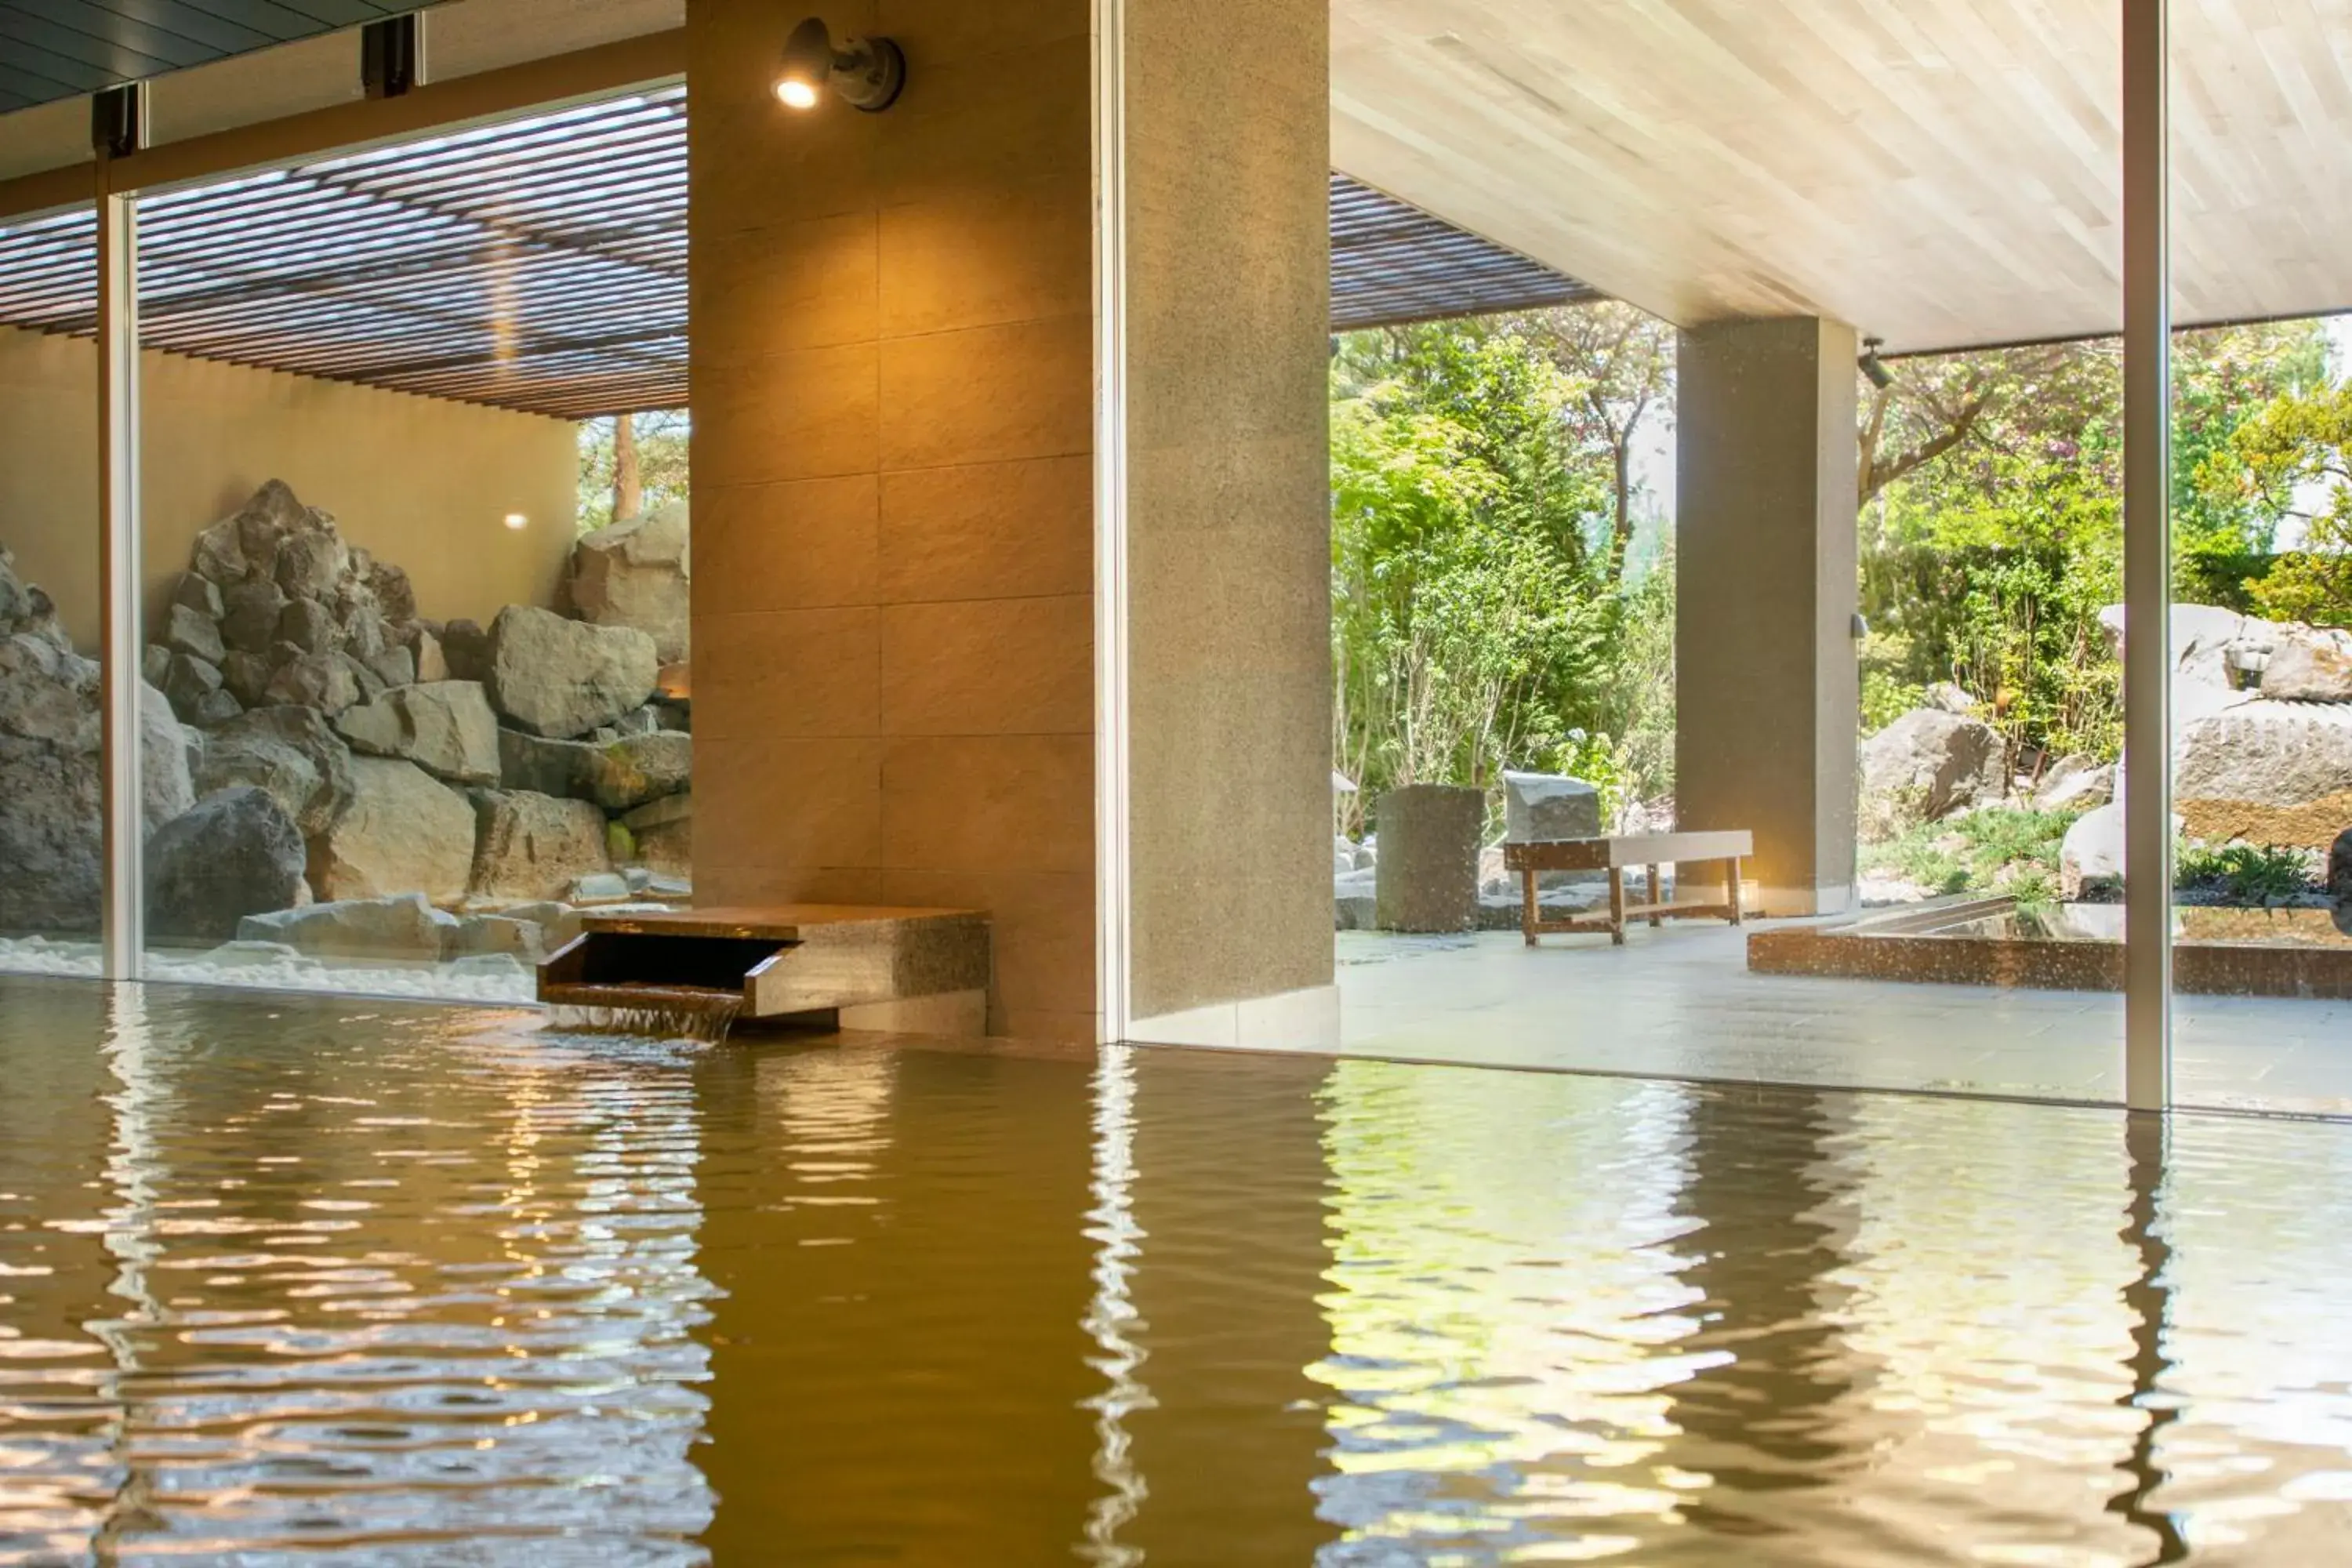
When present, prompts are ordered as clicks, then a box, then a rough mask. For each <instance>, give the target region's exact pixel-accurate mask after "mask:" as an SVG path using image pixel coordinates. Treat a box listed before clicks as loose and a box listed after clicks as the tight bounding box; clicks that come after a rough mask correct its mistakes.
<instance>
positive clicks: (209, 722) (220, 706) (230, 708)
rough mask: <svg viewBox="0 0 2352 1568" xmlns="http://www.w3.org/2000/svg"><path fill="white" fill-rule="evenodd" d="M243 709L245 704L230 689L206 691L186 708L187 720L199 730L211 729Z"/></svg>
mask: <svg viewBox="0 0 2352 1568" xmlns="http://www.w3.org/2000/svg"><path fill="white" fill-rule="evenodd" d="M244 711H245V704H244V703H242V702H239V701H238V700H236V693H235V692H232V691H226V690H220V691H207V692H205V694H204V695H203V696H202V697H199V698H197V699H196V700H195V703H194V706H192V707H191V708H190V709H189V710H188V713H187V721H188V722H189V723H191V724H194V725H195V726H196V727H197V728H198V729H200V730H211V729H215V728H216V727H218V726H219V725H222V724H226V723H227V722H228V721H230V720H232V719H234V718H236V716H237V715H238V714H240V713H243V712H244Z"/></svg>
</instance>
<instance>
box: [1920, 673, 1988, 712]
mask: <svg viewBox="0 0 2352 1568" xmlns="http://www.w3.org/2000/svg"><path fill="white" fill-rule="evenodd" d="M1919 706H1920V707H1922V708H1932V709H1934V710H1936V711H1937V712H1938V713H1962V714H1966V713H1973V712H1975V711H1976V707H1977V700H1976V699H1975V698H1973V697H1971V696H1969V694H1968V692H1967V691H1966V690H1965V689H1962V688H1961V687H1960V686H1958V685H1957V684H1956V683H1954V682H1952V681H1949V680H1939V681H1937V682H1936V684H1935V685H1933V686H1930V687H1929V688H1927V690H1926V691H1924V692H1922V693H1920V696H1919Z"/></svg>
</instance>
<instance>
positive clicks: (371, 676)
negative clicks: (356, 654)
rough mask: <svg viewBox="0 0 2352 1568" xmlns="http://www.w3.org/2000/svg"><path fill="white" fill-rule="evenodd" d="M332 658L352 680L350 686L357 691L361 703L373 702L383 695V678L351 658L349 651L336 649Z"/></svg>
mask: <svg viewBox="0 0 2352 1568" xmlns="http://www.w3.org/2000/svg"><path fill="white" fill-rule="evenodd" d="M333 658H334V660H335V662H336V663H337V664H338V665H341V667H342V669H343V672H344V673H345V674H346V675H349V676H350V677H351V678H352V685H353V686H355V687H357V688H358V689H359V694H360V700H361V701H362V702H373V701H374V700H376V699H377V698H379V697H381V696H383V693H384V684H383V677H382V676H380V675H378V674H377V673H376V672H375V671H374V670H373V669H370V668H368V667H367V666H366V665H365V664H363V663H362V662H361V661H360V660H358V659H356V658H352V655H351V651H350V650H349V649H347V648H338V649H336V650H335V653H334V655H333Z"/></svg>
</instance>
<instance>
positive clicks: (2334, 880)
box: [2327, 827, 2352, 899]
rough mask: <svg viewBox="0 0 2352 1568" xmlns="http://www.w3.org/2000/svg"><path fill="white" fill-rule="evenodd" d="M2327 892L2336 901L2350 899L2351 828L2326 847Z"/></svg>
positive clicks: (2351, 878) (2351, 882)
mask: <svg viewBox="0 0 2352 1568" xmlns="http://www.w3.org/2000/svg"><path fill="white" fill-rule="evenodd" d="M2327 890H2328V891H2329V892H2330V893H2332V894H2334V895H2335V896H2336V898H2338V899H2352V827H2347V828H2346V829H2345V830H2344V831H2343V832H2341V833H2339V834H2337V835H2336V842H2334V843H2333V844H2330V845H2329V846H2328V847H2327Z"/></svg>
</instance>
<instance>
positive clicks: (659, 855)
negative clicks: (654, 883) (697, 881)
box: [620, 795, 694, 877]
mask: <svg viewBox="0 0 2352 1568" xmlns="http://www.w3.org/2000/svg"><path fill="white" fill-rule="evenodd" d="M620 821H621V826H623V827H624V828H625V829H627V830H628V834H629V842H630V846H631V849H632V851H633V858H634V859H635V861H636V863H637V864H638V865H640V866H643V867H644V868H646V869H647V870H649V871H651V872H653V873H654V874H655V875H656V876H659V877H691V876H693V875H694V797H693V796H692V795H665V796H664V797H663V798H661V799H660V800H656V801H652V802H649V803H648V804H646V805H641V806H639V807H637V808H636V809H635V811H632V812H630V813H628V814H627V815H626V816H623V817H622V818H621V819H620Z"/></svg>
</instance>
